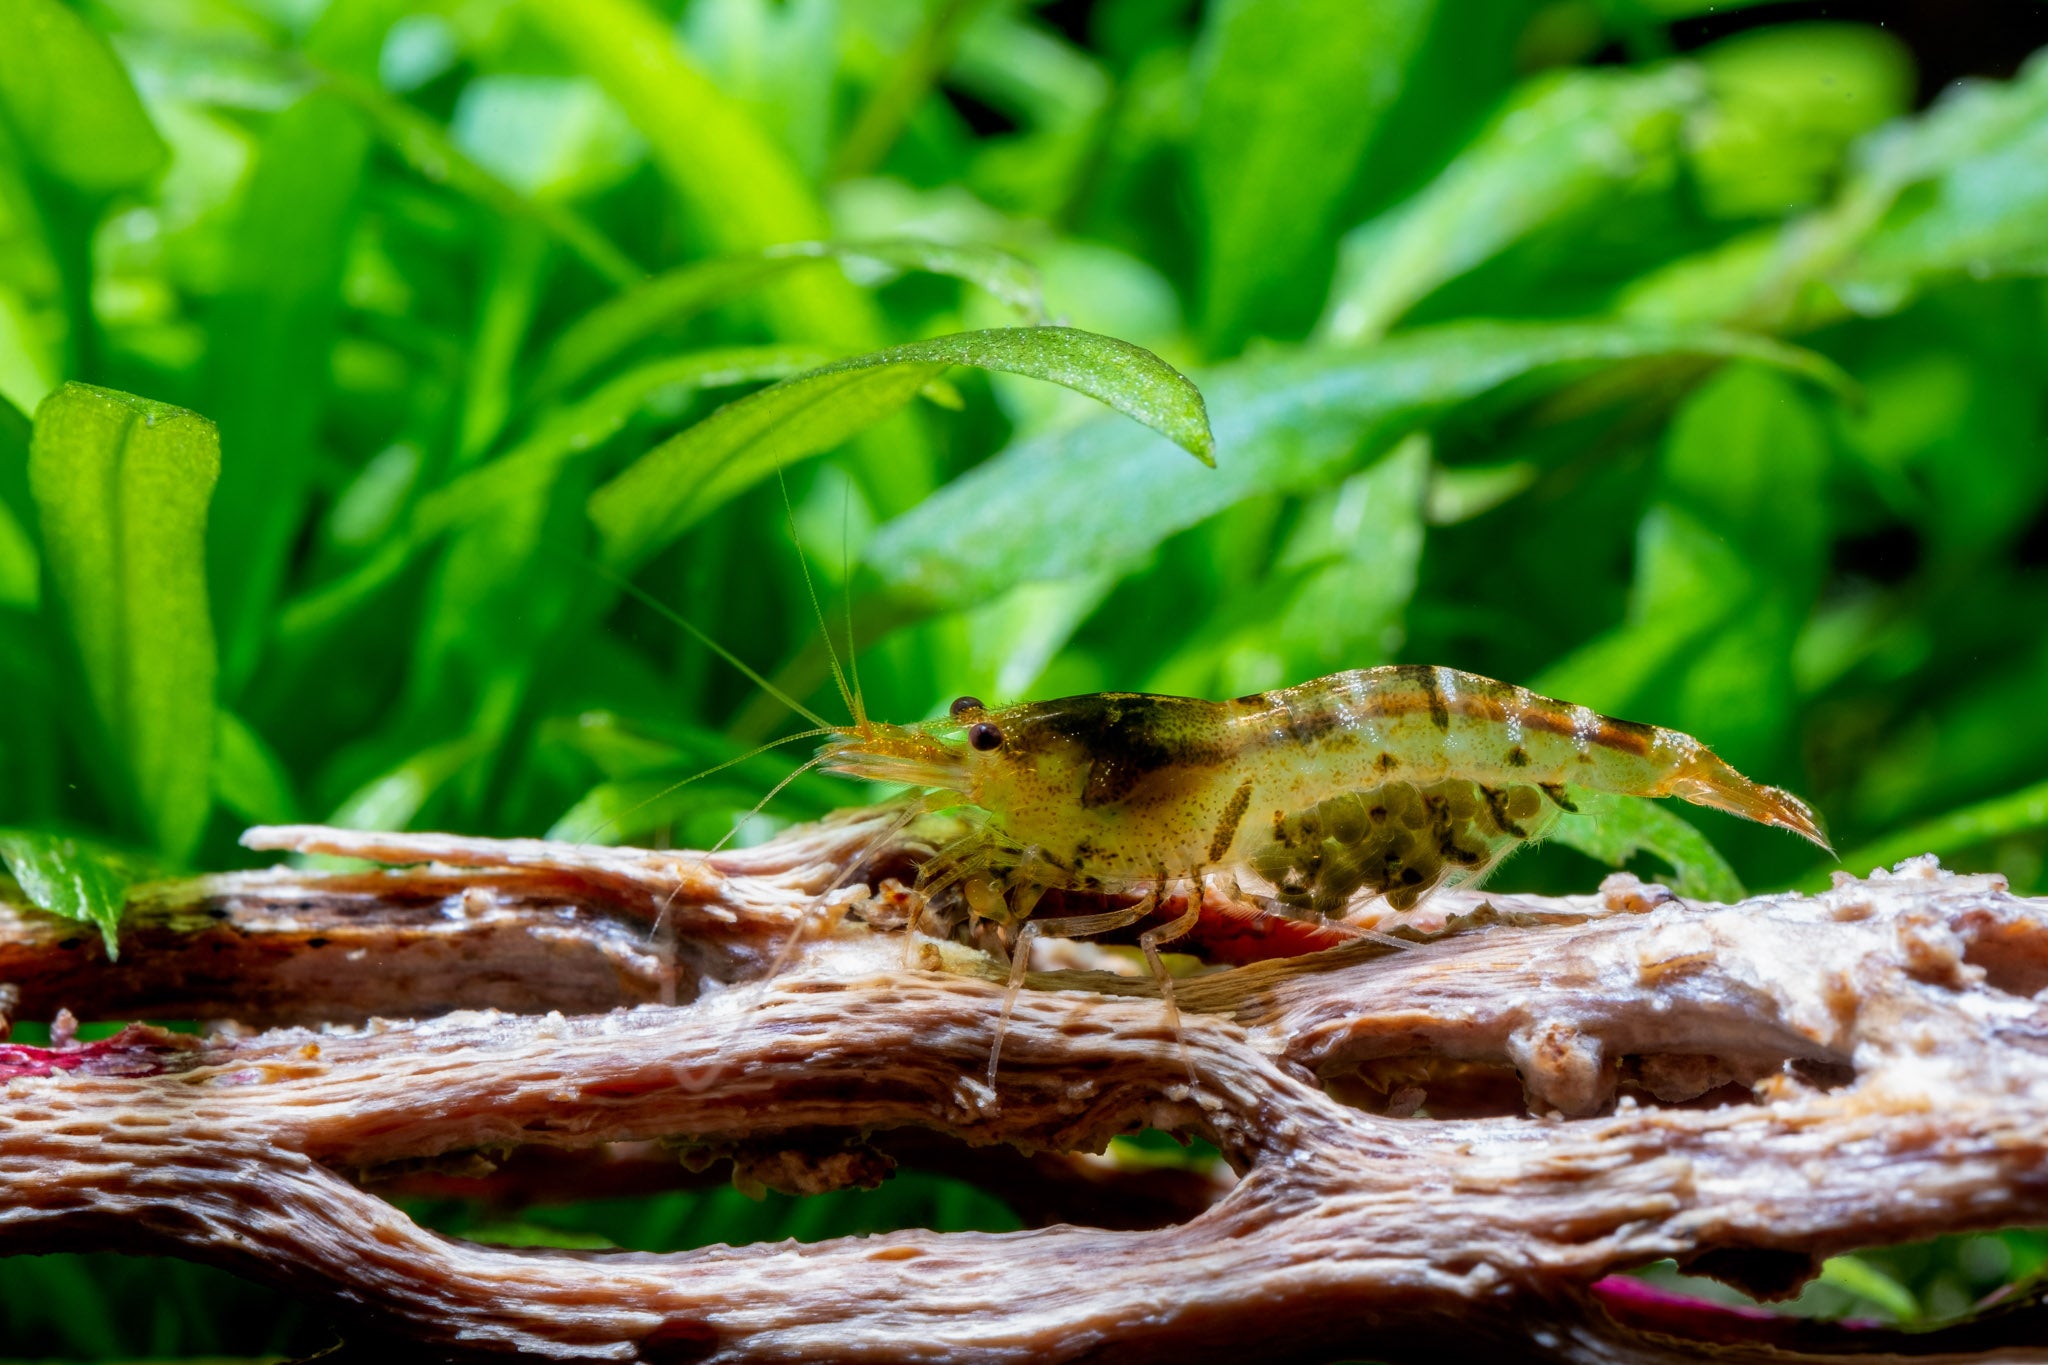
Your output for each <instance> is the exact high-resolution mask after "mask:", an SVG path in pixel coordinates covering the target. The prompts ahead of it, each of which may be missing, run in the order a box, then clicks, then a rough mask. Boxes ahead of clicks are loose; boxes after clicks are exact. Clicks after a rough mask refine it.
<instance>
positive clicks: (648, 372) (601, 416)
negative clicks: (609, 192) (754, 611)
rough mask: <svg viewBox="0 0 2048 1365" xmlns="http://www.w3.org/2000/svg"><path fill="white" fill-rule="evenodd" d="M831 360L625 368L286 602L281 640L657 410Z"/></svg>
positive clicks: (809, 354) (336, 612) (673, 360)
mask: <svg viewBox="0 0 2048 1365" xmlns="http://www.w3.org/2000/svg"><path fill="white" fill-rule="evenodd" d="M831 359H832V356H831V354H830V353H829V352H826V351H822V350H819V349H817V348H816V347H808V346H727V347H721V348H718V349H716V350H709V351H693V352H690V353H688V354H685V355H679V356H672V357H670V358H669V359H666V360H656V361H651V362H649V363H648V364H645V365H640V366H636V367H635V368H633V369H630V370H627V371H625V372H624V373H622V374H619V375H617V376H615V377H614V378H612V379H611V380H610V381H608V382H607V383H605V384H603V385H601V386H600V387H598V388H597V389H594V390H592V391H591V393H590V394H588V395H587V396H586V397H584V398H581V399H579V400H577V401H576V402H575V403H573V404H571V405H569V406H567V407H563V408H559V409H557V410H555V411H553V412H551V413H549V414H548V415H547V416H546V417H544V418H542V419H541V420H540V421H539V422H538V423H537V424H536V425H535V426H534V428H533V430H532V431H530V432H529V433H527V434H526V435H525V436H524V437H522V438H521V439H520V440H519V442H518V443H517V444H515V445H514V446H513V447H512V448H511V449H510V450H507V451H506V452H505V453H504V454H503V455H500V456H498V457H497V458H496V459H494V460H491V461H490V462H488V463H487V464H483V465H480V466H478V467H477V468H475V469H472V470H468V471H466V472H465V473H462V474H459V475H457V476H456V477H455V478H454V479H452V480H450V481H449V482H448V483H446V484H443V485H442V486H441V487H440V488H437V489H435V490H434V491H433V492H431V493H429V494H427V495H426V496H425V497H423V498H421V499H420V500H419V503H418V505H417V506H416V507H415V508H414V509H413V512H412V515H411V517H410V518H409V519H408V520H407V521H406V523H405V524H404V526H403V527H402V528H401V529H400V530H399V531H397V532H396V533H394V534H392V535H389V536H387V537H385V538H384V540H383V541H382V542H381V543H380V544H379V545H378V546H377V548H376V550H375V551H374V552H372V554H371V555H370V556H369V558H367V559H365V560H364V561H363V562H362V563H361V564H359V565H358V566H357V567H356V568H355V569H354V570H353V571H351V572H350V573H348V574H346V575H344V576H343V577H341V578H338V579H336V580H334V581H333V582H331V583H326V584H323V585H321V586H320V587H319V588H316V589H314V590H313V591H312V592H310V593H307V594H306V595H305V596H303V597H301V598H299V599H298V600H297V601H294V602H292V603H291V604H289V605H288V606H287V607H286V608H285V609H284V611H283V613H282V614H281V615H280V617H279V621H278V633H279V635H280V636H282V637H284V638H286V639H293V638H300V637H303V636H305V635H308V634H311V633H314V632H317V631H320V630H324V629H326V628H327V627H328V626H330V625H332V624H333V623H334V622H335V621H336V620H339V619H340V618H342V617H344V616H346V615H348V614H349V613H350V612H352V611H355V610H356V609H358V608H359V607H361V606H362V605H363V604H364V603H366V602H368V601H369V600H370V599H371V598H372V597H373V596H375V594H376V593H377V592H378V591H379V590H381V589H382V588H384V587H385V586H386V585H388V584H389V583H391V582H392V580H394V579H395V578H397V577H398V575H400V574H402V573H404V572H405V570H406V568H407V567H408V566H409V565H411V564H412V563H413V562H414V561H415V560H416V559H417V558H418V556H419V554H420V552H421V551H422V550H424V549H425V548H426V547H427V546H428V545H430V544H432V543H433V542H434V540H435V539H436V538H438V537H440V536H442V535H444V534H446V533H447V532H449V531H452V530H455V529H457V528H459V527H462V526H466V525H468V524H470V523H471V522H474V521H476V520H478V519H480V518H483V517H487V516H490V515H492V514H493V513H495V512H496V511H498V510H499V509H501V508H503V507H506V506H508V505H510V504H512V503H514V502H517V501H518V500H519V499H521V498H523V497H531V496H533V495H535V494H537V493H540V492H542V491H544V490H546V489H547V488H548V487H549V486H550V485H552V484H553V483H554V481H555V479H556V477H557V476H558V475H559V474H560V473H561V471H562V468H563V466H564V465H566V464H568V463H569V462H570V461H572V460H574V459H576V458H577V457H578V456H579V455H582V454H583V453H585V452H587V451H592V450H596V449H597V448H599V447H600V446H602V445H603V444H604V443H605V442H606V441H608V440H610V439H611V438H612V437H613V436H615V435H617V434H618V433H619V431H620V430H622V429H623V428H624V427H625V425H626V423H627V422H628V421H630V420H631V419H632V417H633V416H634V415H635V414H636V413H638V412H640V411H641V410H642V409H644V408H645V407H647V406H648V405H649V404H650V403H653V402H655V401H657V400H662V399H677V398H680V397H682V396H683V395H685V394H688V393H692V392H694V391H696V390H699V389H714V388H724V387H726V386H728V385H732V384H748V383H754V382H757V381H759V380H764V379H786V378H788V377H789V376H790V375H793V374H801V373H803V372H804V371H805V370H809V369H812V368H815V367H816V366H818V365H822V364H825V363H827V362H828V361H830V360H831Z"/></svg>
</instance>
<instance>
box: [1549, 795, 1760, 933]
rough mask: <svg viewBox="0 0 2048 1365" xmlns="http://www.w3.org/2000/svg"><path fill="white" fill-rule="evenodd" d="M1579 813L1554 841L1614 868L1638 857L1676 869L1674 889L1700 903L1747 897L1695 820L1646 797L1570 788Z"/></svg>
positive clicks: (1560, 826)
mask: <svg viewBox="0 0 2048 1365" xmlns="http://www.w3.org/2000/svg"><path fill="white" fill-rule="evenodd" d="M1571 800H1572V804H1573V805H1575V806H1577V807H1578V808H1579V809H1578V811H1577V812H1576V813H1574V814H1570V815H1566V816H1564V817H1562V818H1561V819H1560V820H1559V821H1558V822H1557V824H1556V826H1555V827H1554V828H1553V829H1552V831H1551V833H1550V835H1549V837H1550V838H1552V839H1555V840H1557V842H1558V843H1560V844H1563V845H1564V846H1565V847H1566V848H1575V849H1577V850H1578V851H1579V852H1581V853H1583V854H1585V855H1586V856H1587V857H1589V858H1592V859H1595V860H1596V861H1599V862H1603V863H1606V864H1607V865H1608V866H1610V867H1621V866H1624V865H1625V864H1626V863H1627V862H1628V860H1629V859H1631V858H1633V857H1635V856H1636V855H1637V854H1638V853H1648V854H1651V855H1652V856H1654V857H1657V858H1661V859H1663V860H1664V861H1665V862H1666V863H1668V864H1669V865H1670V867H1671V871H1672V877H1671V889H1672V890H1673V891H1676V892H1677V893H1678V894H1679V895H1681V896H1691V897H1693V898H1694V899H1696V900H1708V901H1719V902H1721V903H1723V904H1732V903H1733V902H1735V901H1739V900H1741V899H1742V898H1743V896H1744V895H1745V894H1746V893H1745V892H1744V891H1743V888H1742V882H1741V879H1739V878H1738V877H1737V876H1736V875H1735V869H1734V868H1732V867H1730V866H1729V865H1728V860H1727V859H1726V858H1723V857H1722V856H1721V854H1720V852H1719V850H1717V849H1716V848H1715V847H1714V846H1713V845H1712V844H1711V843H1709V842H1707V837H1706V836H1705V835H1704V834H1701V833H1700V832H1699V831H1698V830H1697V829H1695V828H1693V826H1692V825H1691V823H1690V822H1688V821H1686V820H1685V819H1684V818H1682V817H1681V816H1678V815H1676V814H1674V813H1672V811H1670V810H1669V809H1667V808H1666V807H1664V806H1660V805H1658V804H1657V803H1656V802H1654V801H1651V800H1649V799H1648V798H1646V797H1641V796H1615V795H1612V794H1611V793H1608V792H1591V791H1586V790H1584V789H1582V788H1579V787H1573V788H1572V789H1571Z"/></svg>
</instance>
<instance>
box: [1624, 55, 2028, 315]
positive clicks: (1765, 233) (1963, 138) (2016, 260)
mask: <svg viewBox="0 0 2048 1365" xmlns="http://www.w3.org/2000/svg"><path fill="white" fill-rule="evenodd" d="M2044 148H2048V56H2036V57H2035V58H2033V59H2032V60H2031V61H2029V62H2028V63H2027V65H2026V67H2025V68H2024V69H2023V70H2022V71H2021V72H2020V74H2019V75H2018V76H2017V77H2015V78H2014V79H2012V80H2011V81H2006V82H1999V83H1991V82H1966V83H1962V84H1961V85H1959V86H1958V88H1955V89H1952V90H1950V91H1949V92H1947V93H1946V94H1944V95H1943V96H1942V98H1941V99H1940V100H1939V101H1937V102H1936V103H1935V105H1934V107H1933V108H1931V109H1929V110H1928V111H1927V112H1926V113H1924V114H1922V115H1920V116H1919V117H1918V118H1914V119H1904V120H1898V121H1896V122H1893V123H1891V124H1888V125H1886V126H1884V127H1882V128H1879V129H1877V130H1876V131H1875V132H1873V133H1871V134H1869V135H1868V136H1866V137H1864V138H1862V139H1861V140H1860V141H1859V142H1858V143H1857V144H1856V146H1855V148H1854V150H1853V153H1852V155H1851V158H1850V162H1851V169H1850V173H1849V174H1848V175H1847V176H1846V177H1845V179H1844V183H1843V185H1842V188H1841V190H1840V192H1839V193H1838V194H1837V195H1836V196H1835V198H1834V200H1833V201H1832V202H1830V203H1828V204H1825V205H1823V206H1822V207H1820V208H1818V209H1815V210H1814V211H1813V212H1811V213H1807V214H1803V215H1801V216H1799V217H1798V218H1795V219H1793V220H1791V221H1790V222H1788V223H1786V224H1784V225H1783V226H1780V227H1773V228H1765V229H1761V230H1759V231H1756V232H1753V233H1746V234H1744V235H1743V236H1740V237H1737V238H1735V239H1734V240H1733V241H1730V242H1728V243H1725V244H1723V245H1722V246H1720V247H1717V248H1715V249H1714V250H1712V251H1708V252H1704V253H1701V254H1699V255H1696V256H1688V257H1683V258H1681V259H1679V260H1677V261H1675V262H1673V263H1671V264H1670V265H1667V266H1664V267H1662V268H1660V269H1658V270H1656V271H1653V272H1652V273H1650V274H1649V275H1647V276H1645V277H1644V278H1642V279H1641V280H1638V281H1637V282H1636V283H1635V284H1634V285H1632V286H1631V287H1630V288H1629V289H1628V291H1627V292H1626V293H1625V294H1624V295H1623V297H1622V299H1621V310H1622V312H1624V313H1625V314H1626V315H1628V316H1630V317H1635V318H1642V319H1654V320H1658V321H1663V322H1707V321H1719V322H1742V323H1745V324H1747V325H1752V326H1763V327H1770V328H1773V329H1781V328H1782V329H1804V328H1811V327H1815V326H1819V325H1822V324H1824V323H1828V322H1834V321H1838V320H1840V319H1842V318H1844V317H1849V316H1854V315H1857V314H1865V315H1876V314H1884V313H1891V312H1896V311H1897V310H1899V309H1901V308H1903V307H1905V306H1906V305H1907V304H1909V303H1910V302H1912V301H1913V300H1914V299H1915V298H1917V297H1919V296H1920V295H1921V294H1922V293H1924V292H1926V291H1927V290H1928V289H1929V288H1931V287H1933V286H1935V285H1938V284H1940V283H1943V282H1944V281H1950V280H1954V279H1958V278H1962V279H1975V280H1984V279H1990V278H1995V277H1997V276H2000V275H2035V274H2040V273H2042V272H2043V271H2044V270H2048V172H2044V171H2043V169H2042V167H2043V165H2044V162H2048V154H2044V151H2043V149H2044Z"/></svg>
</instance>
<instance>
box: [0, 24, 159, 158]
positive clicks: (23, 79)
mask: <svg viewBox="0 0 2048 1365" xmlns="http://www.w3.org/2000/svg"><path fill="white" fill-rule="evenodd" d="M0 119H4V121H5V122H7V123H10V124H12V125H13V128H14V130H15V132H16V133H17V135H18V136H19V137H20V138H21V140H22V142H23V143H24V144H26V150H27V152H28V154H29V157H30V158H31V159H32V160H34V161H35V162H36V163H37V164H39V165H40V166H42V168H43V169H44V170H46V171H48V172H49V173H50V174H51V175H54V176H56V177H57V178H58V179H59V180H62V181H64V182H65V183H67V184H69V185H70V186H72V187H73V188H74V189H77V190H79V191H82V192H83V193H86V194H95V195H97V194H109V193H112V192H113V191H115V190H119V189H125V188H127V187H129V186H131V185H138V184H141V183H142V182H143V181H145V180H148V179H149V178H150V177H151V176H153V175H155V174H156V173H157V172H158V171H159V170H161V169H162V168H163V166H164V163H165V162H166V161H167V160H169V157H170V152H169V149H168V148H166V147H165V146H164V140H163V138H162V137H161V136H160V135H159V134H158V133H157V130H156V125H154V124H152V123H151V122H150V121H149V114H148V113H147V112H146V111H145V110H144V109H143V107H142V100H141V99H140V98H139V97H138V96H137V95H136V93H135V86H134V84H133V83H132V82H131V81H130V80H129V79H128V72H127V71H126V70H125V69H124V68H123V67H122V65H121V60H120V58H118V57H116V56H115V55H114V49H113V48H112V47H111V46H109V45H108V43H107V40H106V38H105V37H103V36H102V35H101V34H100V33H99V31H98V30H96V29H95V28H94V27H93V26H92V24H91V23H89V22H88V21H87V20H86V19H85V18H84V17H82V16H81V15H80V14H79V13H78V12H77V11H76V10H74V9H72V8H71V7H70V6H69V5H65V4H61V3H59V0H8V7H7V13H6V18H5V28H4V32H0Z"/></svg>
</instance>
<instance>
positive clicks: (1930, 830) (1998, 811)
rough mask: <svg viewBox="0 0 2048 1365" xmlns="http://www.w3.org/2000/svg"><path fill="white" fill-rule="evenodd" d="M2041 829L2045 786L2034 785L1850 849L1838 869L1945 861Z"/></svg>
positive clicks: (1819, 879)
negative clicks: (1928, 856) (1933, 857)
mask: <svg viewBox="0 0 2048 1365" xmlns="http://www.w3.org/2000/svg"><path fill="white" fill-rule="evenodd" d="M2041 829H2048V782H2037V783H2035V784H2034V785H2033V786H2031V787H2022V788H2021V789H2020V790H2018V791H2016V792H2008V793H2006V794H2005V795H2004V796H1995V797H1993V798H1992V799H1991V800H1989V801H1980V802H1977V803H1976V804H1975V805H1970V806H1964V807H1963V808H1962V809H1960V810H1953V811H1950V812H1949V813H1948V814H1946V815H1943V816H1940V817H1938V818H1936V819H1933V820H1928V821H1925V822H1923V823H1921V824H1917V825H1913V826H1911V827H1910V828H1907V829H1903V830H1900V831H1898V832H1897V833H1896V834H1888V835H1886V836H1885V837H1884V838H1882V839H1878V840H1876V841H1874V842H1872V843H1867V844H1864V845H1862V846H1861V847H1860V848H1853V849H1850V850H1849V851H1848V852H1847V853H1845V854H1843V855H1842V866H1843V867H1846V868H1848V869H1849V870H1850V871H1851V872H1856V873H1859V874H1860V873H1862V872H1864V871H1868V870H1869V869H1872V868H1888V867H1891V866H1893V865H1894V864H1897V863H1900V862H1903V861H1904V860H1905V859H1907V858H1914V857H1918V856H1919V855H1920V854H1922V853H1933V854H1937V855H1949V854H1953V853H1955V852H1956V851H1957V850H1959V849H1966V848H1974V847H1976V846H1978V845H1980V844H1988V843H1991V842H1992V841H1994V840H1997V839H2005V838H2009V837H2011V836H2013V835H2016V834H2030V833H2032V832H2034V831H2035V830H2041ZM1826 883H1827V878H1826V876H1825V875H1820V874H1816V875H1815V876H1814V877H1813V878H1811V879H1810V881H1809V884H1810V885H1815V886H1824V885H1826Z"/></svg>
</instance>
